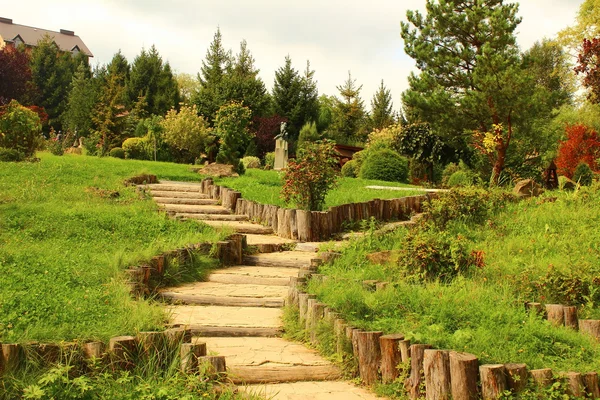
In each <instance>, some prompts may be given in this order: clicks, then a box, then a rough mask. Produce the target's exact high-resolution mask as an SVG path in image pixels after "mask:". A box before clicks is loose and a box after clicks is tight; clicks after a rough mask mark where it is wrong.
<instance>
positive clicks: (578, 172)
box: [573, 162, 594, 186]
mask: <svg viewBox="0 0 600 400" xmlns="http://www.w3.org/2000/svg"><path fill="white" fill-rule="evenodd" d="M593 180H594V172H593V171H592V169H591V168H590V166H589V165H587V164H586V163H584V162H581V163H579V164H578V165H577V168H575V172H574V173H573V181H575V182H579V184H580V185H581V186H590V185H591V184H592V181H593Z"/></svg>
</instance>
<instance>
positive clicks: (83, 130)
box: [63, 64, 98, 137]
mask: <svg viewBox="0 0 600 400" xmlns="http://www.w3.org/2000/svg"><path fill="white" fill-rule="evenodd" d="M97 98H98V91H97V86H96V84H95V82H94V81H93V80H92V78H88V77H86V68H85V66H84V65H83V64H80V65H79V67H78V68H77V71H76V72H75V75H73V80H72V81H71V91H70V93H69V98H68V102H67V109H66V111H65V114H64V117H63V121H64V125H65V127H66V128H67V129H69V130H70V131H71V132H77V135H78V136H82V137H87V136H89V134H90V132H91V130H92V111H93V110H94V107H95V106H96V100H97Z"/></svg>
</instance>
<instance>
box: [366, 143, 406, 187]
mask: <svg viewBox="0 0 600 400" xmlns="http://www.w3.org/2000/svg"><path fill="white" fill-rule="evenodd" d="M360 177H361V178H363V179H377V180H381V181H388V182H407V180H408V160H407V159H406V158H405V157H402V156H401V155H400V154H398V153H396V152H395V151H392V150H387V149H384V150H379V151H374V152H369V154H368V156H367V159H366V160H365V161H364V162H363V165H362V167H361V168H360Z"/></svg>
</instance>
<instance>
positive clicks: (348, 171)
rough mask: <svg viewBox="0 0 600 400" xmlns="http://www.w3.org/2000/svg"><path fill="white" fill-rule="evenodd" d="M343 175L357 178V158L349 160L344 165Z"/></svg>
mask: <svg viewBox="0 0 600 400" xmlns="http://www.w3.org/2000/svg"><path fill="white" fill-rule="evenodd" d="M342 176H343V177H345V178H356V176H357V173H356V160H350V161H347V162H346V164H344V165H343V166H342Z"/></svg>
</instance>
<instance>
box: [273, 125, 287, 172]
mask: <svg viewBox="0 0 600 400" xmlns="http://www.w3.org/2000/svg"><path fill="white" fill-rule="evenodd" d="M286 126H287V124H286V123H285V122H282V123H281V125H280V127H279V130H280V132H279V135H277V136H275V166H274V168H273V169H274V170H276V171H279V170H281V169H284V168H285V167H287V162H288V142H287V141H288V132H287V130H286V129H285V128H286Z"/></svg>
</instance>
